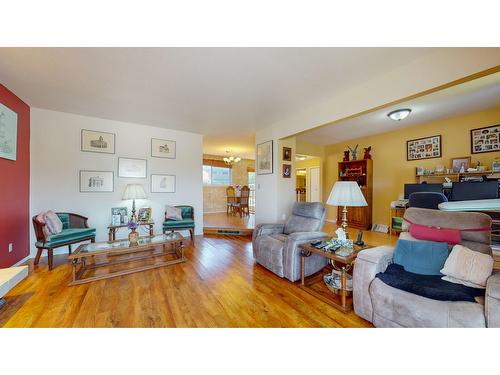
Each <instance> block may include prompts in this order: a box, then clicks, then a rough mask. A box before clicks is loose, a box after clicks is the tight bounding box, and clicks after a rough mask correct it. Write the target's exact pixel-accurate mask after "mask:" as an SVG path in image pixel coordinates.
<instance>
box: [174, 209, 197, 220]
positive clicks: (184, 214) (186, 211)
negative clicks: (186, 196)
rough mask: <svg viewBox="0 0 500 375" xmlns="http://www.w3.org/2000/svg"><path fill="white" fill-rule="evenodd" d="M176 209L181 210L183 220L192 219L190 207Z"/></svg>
mask: <svg viewBox="0 0 500 375" xmlns="http://www.w3.org/2000/svg"><path fill="white" fill-rule="evenodd" d="M177 208H180V209H181V215H182V218H183V219H192V218H193V216H194V215H193V207H191V206H177Z"/></svg>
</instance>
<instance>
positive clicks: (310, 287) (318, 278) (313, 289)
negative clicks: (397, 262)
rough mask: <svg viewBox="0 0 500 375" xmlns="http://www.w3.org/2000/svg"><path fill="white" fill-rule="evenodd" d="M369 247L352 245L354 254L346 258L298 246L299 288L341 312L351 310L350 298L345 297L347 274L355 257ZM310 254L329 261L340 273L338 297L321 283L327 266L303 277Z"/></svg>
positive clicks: (309, 246) (313, 248)
mask: <svg viewBox="0 0 500 375" xmlns="http://www.w3.org/2000/svg"><path fill="white" fill-rule="evenodd" d="M370 247H371V246H368V245H364V246H362V247H360V246H357V245H354V252H353V253H352V254H350V255H348V256H340V255H336V254H335V253H332V252H330V251H327V250H322V249H317V248H315V247H314V246H312V245H311V244H309V243H306V244H302V245H300V256H301V259H300V260H301V262H300V274H301V280H300V287H301V288H302V289H304V290H305V291H306V292H308V293H309V294H311V295H313V296H315V297H316V298H318V299H320V300H322V301H323V302H326V303H328V304H329V305H331V306H333V307H335V308H337V309H339V310H341V311H343V312H349V311H351V310H352V296H348V295H347V272H348V271H349V270H350V269H351V268H352V266H353V265H354V262H355V261H356V257H357V256H358V253H359V252H360V251H361V250H364V249H369V248H370ZM312 254H317V255H320V256H322V257H325V258H327V259H328V260H329V263H330V264H331V267H333V268H334V269H336V270H338V271H340V272H341V290H340V295H337V294H335V293H333V292H331V291H330V290H329V289H328V288H327V287H326V285H325V283H324V282H323V275H324V274H325V273H326V272H328V270H327V267H328V268H329V269H330V268H331V267H329V266H327V267H325V268H324V269H322V270H321V271H319V272H317V273H315V274H314V275H311V276H308V277H306V276H305V268H306V259H307V258H308V257H310V256H311V255H312Z"/></svg>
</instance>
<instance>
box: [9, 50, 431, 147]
mask: <svg viewBox="0 0 500 375" xmlns="http://www.w3.org/2000/svg"><path fill="white" fill-rule="evenodd" d="M432 51H433V49H432V48H0V82H2V83H3V84H5V85H6V86H7V87H8V88H9V89H11V90H12V91H14V92H15V93H16V94H17V95H18V96H19V97H20V98H21V99H23V100H24V101H26V102H27V103H28V104H29V105H30V106H33V107H38V108H45V109H51V110H56V111H62V112H69V113H75V114H81V115H88V116H95V117H100V118H106V119H112V120H118V121H125V122H134V123H139V124H146V125H153V126H160V127H166V128H170V129H178V130H184V131H189V132H195V133H200V134H203V135H204V152H206V153H210V154H216V155H222V154H225V151H226V150H228V149H230V150H231V151H232V152H233V153H237V154H239V155H241V156H243V157H253V155H254V145H255V142H254V134H255V132H256V131H257V130H259V129H261V128H263V127H266V126H268V125H270V124H272V123H274V122H276V121H279V120H281V119H282V118H285V117H287V116H288V115H290V113H293V112H295V111H297V110H298V109H301V108H306V107H309V106H311V105H313V104H315V103H316V102H319V101H321V100H324V99H326V98H328V97H331V96H334V95H337V94H339V93H341V92H342V91H343V90H345V89H347V88H349V87H351V86H353V85H356V84H360V83H362V82H364V81H366V80H368V79H370V78H373V77H375V76H378V75H382V74H385V73H387V72H389V71H391V70H393V69H395V68H397V67H399V66H401V65H404V64H408V63H410V62H412V61H414V60H416V59H419V58H421V57H422V56H423V55H426V54H429V53H432Z"/></svg>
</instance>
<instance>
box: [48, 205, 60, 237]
mask: <svg viewBox="0 0 500 375" xmlns="http://www.w3.org/2000/svg"><path fill="white" fill-rule="evenodd" d="M45 226H46V228H47V232H48V234H49V236H50V235H52V234H58V233H61V232H62V229H63V223H62V221H61V219H59V216H57V215H56V213H55V212H54V211H47V213H46V214H45Z"/></svg>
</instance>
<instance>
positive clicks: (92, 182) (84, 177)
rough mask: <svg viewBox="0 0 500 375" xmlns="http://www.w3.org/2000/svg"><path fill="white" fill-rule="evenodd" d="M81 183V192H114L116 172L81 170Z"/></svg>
mask: <svg viewBox="0 0 500 375" xmlns="http://www.w3.org/2000/svg"><path fill="white" fill-rule="evenodd" d="M79 185H80V193H112V192H114V191H115V172H113V171H89V170H80V172H79Z"/></svg>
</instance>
